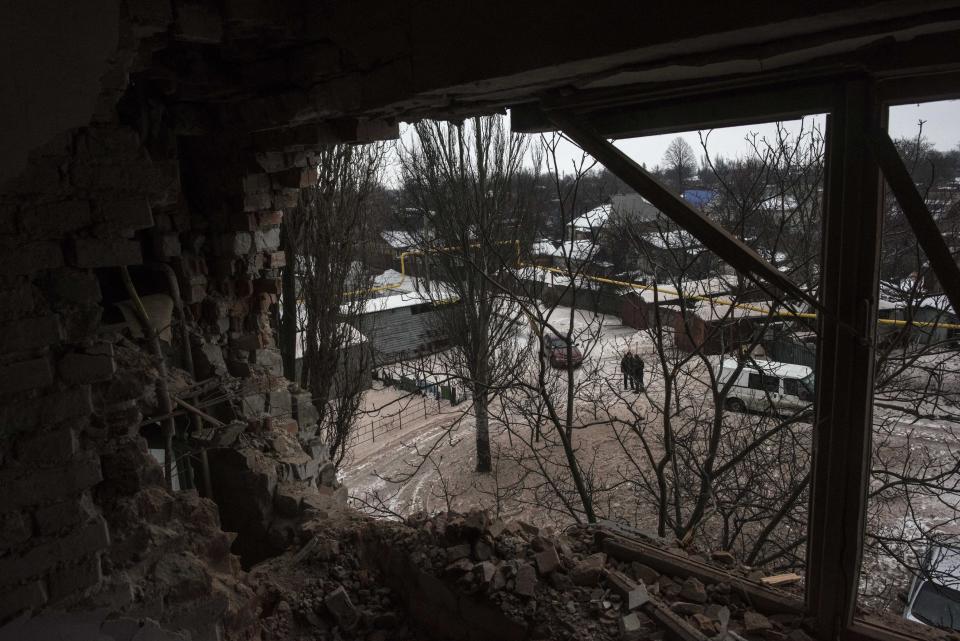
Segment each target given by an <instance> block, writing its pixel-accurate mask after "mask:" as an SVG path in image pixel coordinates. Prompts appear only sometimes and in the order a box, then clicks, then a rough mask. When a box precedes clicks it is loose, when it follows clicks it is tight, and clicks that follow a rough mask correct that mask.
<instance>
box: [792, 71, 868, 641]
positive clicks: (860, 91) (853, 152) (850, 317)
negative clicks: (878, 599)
mask: <svg viewBox="0 0 960 641" xmlns="http://www.w3.org/2000/svg"><path fill="white" fill-rule="evenodd" d="M880 120H881V117H880V108H879V106H878V102H877V100H876V96H875V92H874V88H873V86H872V84H871V83H870V82H869V81H868V80H865V79H863V80H853V81H848V82H845V83H842V84H840V85H839V86H838V88H837V100H836V107H835V109H834V110H833V112H832V113H831V114H830V116H829V117H828V120H827V165H826V166H827V178H826V186H825V209H824V221H823V250H822V258H821V261H822V264H823V269H822V276H821V285H820V299H821V302H822V303H823V305H824V307H825V313H822V314H820V315H819V316H818V326H819V345H818V349H817V370H816V371H817V403H816V419H815V421H814V429H813V439H814V443H813V452H814V458H813V482H812V486H811V500H810V502H811V515H810V522H809V526H808V527H809V541H810V543H809V546H808V549H807V605H808V608H809V610H810V611H811V612H812V613H814V614H815V615H816V626H817V636H818V638H819V639H821V640H822V641H827V640H830V641H834V640H835V639H837V638H839V637H841V636H842V635H846V633H847V630H848V628H849V626H850V624H851V623H852V621H853V614H854V609H855V607H856V600H857V585H858V578H859V568H860V556H861V553H862V550H863V522H864V513H865V508H866V493H867V487H868V481H869V469H870V460H871V449H870V440H871V436H872V430H873V424H872V419H873V380H874V337H875V335H876V318H877V307H878V294H877V292H878V288H879V264H880V221H881V214H880V172H879V171H878V170H877V167H876V165H875V164H874V163H873V162H872V159H870V158H869V155H868V154H864V153H863V151H862V149H863V144H864V140H863V132H864V131H868V130H870V129H872V128H874V127H876V126H879V124H880Z"/></svg>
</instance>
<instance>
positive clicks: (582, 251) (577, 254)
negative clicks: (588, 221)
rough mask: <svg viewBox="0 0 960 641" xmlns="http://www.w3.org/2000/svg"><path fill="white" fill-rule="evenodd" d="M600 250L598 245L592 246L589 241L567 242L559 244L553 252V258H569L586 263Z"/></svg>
mask: <svg viewBox="0 0 960 641" xmlns="http://www.w3.org/2000/svg"><path fill="white" fill-rule="evenodd" d="M599 250H600V247H599V245H594V244H593V243H592V242H590V241H589V240H568V241H567V242H565V243H561V244H560V246H559V247H557V248H556V250H554V254H553V255H554V256H556V257H557V258H569V259H570V260H575V261H581V262H582V261H586V260H590V259H591V258H593V257H594V256H595V255H596V253H597V252H598V251H599Z"/></svg>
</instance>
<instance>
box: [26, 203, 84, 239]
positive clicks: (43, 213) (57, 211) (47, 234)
mask: <svg viewBox="0 0 960 641" xmlns="http://www.w3.org/2000/svg"><path fill="white" fill-rule="evenodd" d="M92 220H93V217H92V215H91V213H90V202H89V201H86V200H63V201H60V202H56V203H48V204H44V205H40V206H38V207H34V208H32V209H29V210H27V211H25V212H23V213H22V214H21V216H20V226H21V227H22V229H23V232H24V233H25V234H27V235H29V236H32V237H34V238H60V237H61V236H63V235H64V234H66V233H68V232H72V231H75V230H77V229H82V228H83V227H86V226H87V225H89V224H90V222H91V221H92Z"/></svg>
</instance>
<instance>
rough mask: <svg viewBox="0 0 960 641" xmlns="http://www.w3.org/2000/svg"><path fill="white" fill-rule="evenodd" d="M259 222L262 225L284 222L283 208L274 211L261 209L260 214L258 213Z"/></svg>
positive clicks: (268, 225) (267, 225)
mask: <svg viewBox="0 0 960 641" xmlns="http://www.w3.org/2000/svg"><path fill="white" fill-rule="evenodd" d="M257 222H258V223H259V224H260V226H261V227H270V226H272V225H279V224H280V223H282V222H283V210H282V209H274V210H272V211H261V212H260V213H259V214H257Z"/></svg>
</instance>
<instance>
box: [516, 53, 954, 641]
mask: <svg viewBox="0 0 960 641" xmlns="http://www.w3.org/2000/svg"><path fill="white" fill-rule="evenodd" d="M731 92H733V93H731ZM955 97H960V70H957V69H946V70H937V71H933V72H929V73H925V74H923V75H915V76H912V75H909V74H907V75H902V76H898V77H893V78H886V79H880V80H879V81H878V80H877V79H875V78H873V77H871V76H870V75H869V74H867V73H863V72H860V73H845V74H833V75H827V76H825V77H823V78H819V79H815V80H807V81H804V82H803V83H801V84H797V85H792V86H787V85H785V84H783V83H782V82H781V83H773V84H758V85H757V86H750V85H746V86H745V85H743V84H742V83H738V85H737V86H735V87H732V88H727V89H725V90H724V89H716V88H712V89H711V90H710V91H708V92H704V93H700V94H696V92H694V94H693V95H691V94H690V93H689V92H685V95H684V96H682V97H678V98H675V99H671V98H670V97H668V96H665V97H663V98H662V99H660V100H654V101H652V102H645V103H644V104H642V105H640V106H639V107H636V108H632V107H630V106H629V105H624V104H622V103H621V104H616V106H614V107H606V108H604V107H603V106H602V105H600V106H599V107H598V106H597V105H596V104H593V105H590V106H589V107H588V108H583V107H582V103H581V106H570V107H566V106H565V105H575V102H573V101H572V100H571V98H570V97H566V98H564V97H562V96H561V97H556V96H553V97H549V98H547V99H545V100H543V101H541V103H540V104H538V105H536V106H532V107H531V106H526V107H523V108H521V109H520V110H519V111H516V110H515V111H514V115H513V117H514V118H515V119H519V125H520V127H519V128H520V129H525V130H526V131H537V130H539V131H545V130H548V129H554V128H555V129H559V130H561V131H563V132H564V134H565V135H567V137H569V138H570V139H571V140H573V141H574V142H575V143H577V144H579V145H580V146H581V147H582V148H584V149H585V150H586V151H587V152H588V153H590V154H591V155H593V156H594V158H596V159H597V160H598V161H599V162H600V163H601V164H604V165H605V166H606V167H607V169H608V170H610V171H611V172H612V173H614V174H615V175H617V177H619V178H620V179H621V180H623V181H624V182H626V183H627V184H628V185H630V186H631V187H633V188H634V189H636V190H637V192H638V193H640V194H641V195H643V196H644V197H645V198H647V199H648V200H650V201H651V202H652V203H653V204H654V205H655V206H657V207H658V208H659V209H661V211H664V213H666V214H667V215H668V216H670V217H671V218H673V219H674V220H675V221H676V222H678V223H679V224H680V225H681V226H683V227H685V228H686V229H687V230H688V231H690V232H691V233H693V234H694V235H695V236H697V238H699V239H700V240H701V242H703V243H704V245H705V246H706V247H708V248H709V249H711V250H712V251H714V252H715V253H717V254H718V255H719V256H720V257H721V258H723V259H725V260H727V261H728V262H730V263H731V264H732V265H734V266H736V267H737V268H738V269H741V271H744V272H745V273H748V274H750V275H752V276H753V277H754V278H759V279H762V280H766V281H767V282H769V283H771V284H773V285H774V286H777V287H778V288H780V289H781V290H783V291H785V292H790V293H795V292H794V291H793V290H795V289H796V288H794V287H791V286H790V285H789V284H784V283H783V282H782V281H781V280H778V279H777V277H778V276H781V275H780V274H779V272H778V271H776V270H775V269H774V268H773V267H772V266H771V265H769V263H767V261H765V260H764V259H763V258H761V257H760V256H759V255H757V254H756V253H755V252H753V251H752V250H751V249H750V248H749V247H746V246H745V245H743V243H740V242H739V241H738V240H737V239H736V238H734V237H733V236H731V235H730V234H728V233H726V232H725V231H724V230H722V228H719V226H718V225H716V224H714V223H712V221H709V219H706V217H705V216H703V215H702V214H700V213H699V212H697V211H696V210H694V209H693V208H691V207H689V206H687V205H686V203H685V202H684V201H682V200H681V199H679V198H676V197H675V196H673V195H672V194H671V193H670V192H669V191H668V190H666V189H665V188H664V187H663V186H662V185H660V184H659V183H658V182H657V180H656V179H655V178H654V177H653V176H651V175H650V174H649V173H648V172H646V171H645V170H644V169H643V168H641V167H640V166H639V165H637V164H636V163H635V162H633V161H632V160H630V159H629V158H628V157H626V156H625V155H624V154H623V153H622V152H620V151H619V150H618V149H616V147H614V146H613V145H612V143H610V142H609V141H608V140H606V137H605V136H606V135H607V134H609V133H611V132H613V133H614V134H615V135H616V137H633V136H641V135H652V134H658V133H667V132H677V131H684V130H690V129H695V128H706V127H716V126H731V125H738V124H756V123H759V122H770V121H775V120H781V119H785V118H795V117H798V116H802V115H807V114H811V113H826V114H827V141H826V155H827V157H826V184H825V188H824V211H823V220H822V223H821V224H822V228H823V248H822V257H821V260H822V264H823V269H822V270H821V283H820V290H819V300H818V301H816V307H817V308H818V310H819V311H820V312H821V313H820V314H818V326H819V339H818V349H817V361H818V363H817V365H818V369H817V373H818V386H817V388H818V389H817V403H816V417H815V423H814V457H813V480H812V483H811V498H810V517H809V521H808V533H809V542H808V552H807V593H806V606H807V610H808V612H809V613H811V614H812V615H813V619H814V621H815V628H816V632H817V637H818V638H819V639H821V640H822V641H827V640H830V639H836V638H843V639H850V640H852V641H865V640H867V639H871V640H875V641H893V640H895V639H896V640H900V641H903V640H905V639H911V638H913V637H911V636H909V635H905V634H902V633H899V632H897V631H893V630H889V629H886V628H883V627H881V626H878V625H876V624H874V623H871V622H866V621H863V620H856V619H855V617H854V614H855V608H856V600H857V595H858V581H859V573H860V560H861V555H862V551H863V541H864V519H865V514H866V507H867V506H866V497H867V489H868V484H869V467H870V462H871V457H872V448H871V438H872V432H873V422H872V411H873V387H874V378H873V366H874V360H875V358H874V357H875V354H874V348H873V344H874V340H873V339H874V337H875V335H876V318H877V314H878V298H879V296H878V289H879V278H880V272H879V259H880V236H881V224H882V215H881V210H882V184H883V183H882V180H881V172H880V166H883V168H884V175H886V176H887V177H888V180H889V178H890V177H891V176H894V182H895V183H898V185H897V186H895V188H894V193H895V195H896V197H897V199H898V201H899V202H900V203H901V206H902V207H904V209H907V208H908V207H909V208H910V211H911V214H912V216H911V218H912V219H914V220H919V221H920V222H919V223H918V224H917V226H916V227H915V228H916V229H923V230H924V231H923V232H922V233H924V235H925V238H926V241H927V245H926V246H925V248H926V247H927V246H929V247H934V249H933V250H932V251H933V252H934V253H935V254H939V255H940V258H939V260H938V263H939V264H934V265H932V266H933V267H934V270H935V271H936V272H937V273H939V272H940V270H943V269H946V270H949V266H947V267H944V266H943V256H942V251H941V250H939V249H937V248H935V246H936V242H937V240H939V242H940V243H941V244H943V238H942V236H940V235H939V234H936V236H937V237H938V238H935V237H934V234H932V232H931V231H930V225H929V223H930V222H932V219H930V220H926V221H925V220H923V214H924V211H925V208H924V209H923V210H921V209H920V208H918V207H917V205H916V198H915V196H912V195H910V194H909V189H908V188H907V186H906V185H904V184H903V180H902V176H895V175H896V174H898V173H900V170H899V169H898V168H897V166H896V162H894V160H893V159H891V158H890V156H889V153H886V154H885V155H884V152H882V151H880V152H878V151H877V150H878V148H879V147H883V146H884V144H885V142H884V141H883V140H882V138H879V137H878V133H877V132H883V136H884V137H886V138H887V140H889V138H888V137H887V136H886V132H885V126H886V114H887V110H888V107H889V106H890V105H893V104H899V103H909V102H924V101H930V100H943V99H948V98H955ZM545 122H547V123H550V124H548V125H545V124H544V123H545ZM598 130H599V132H603V134H602V135H601V133H599V132H598ZM868 149H873V150H874V152H873V153H868ZM886 151H887V152H888V151H889V149H887V150H886ZM897 160H898V158H897ZM901 164H902V163H901ZM910 186H912V184H911V185H910ZM921 205H922V201H921ZM664 207H665V208H666V210H664ZM850 212H857V214H856V215H853V214H851V213H850ZM926 215H927V216H928V217H929V212H926ZM920 233H921V232H919V231H918V235H919V234H920ZM952 267H953V268H954V269H956V265H955V264H953V265H952ZM781 278H782V276H781ZM958 280H960V279H958ZM951 300H953V296H951ZM954 304H955V305H956V303H954ZM958 309H960V308H958Z"/></svg>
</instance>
